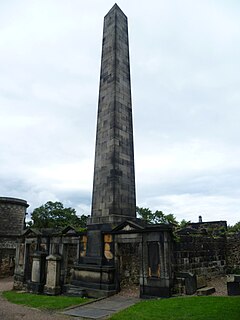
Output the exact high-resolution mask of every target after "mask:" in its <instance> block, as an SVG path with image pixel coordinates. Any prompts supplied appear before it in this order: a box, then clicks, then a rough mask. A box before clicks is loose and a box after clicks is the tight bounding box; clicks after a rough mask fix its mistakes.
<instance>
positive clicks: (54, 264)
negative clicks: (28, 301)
mask: <svg viewBox="0 0 240 320" xmlns="http://www.w3.org/2000/svg"><path fill="white" fill-rule="evenodd" d="M61 259H62V258H61V256H60V255H58V254H52V255H50V256H48V257H47V258H46V260H47V281H46V285H45V286H44V293H46V294H48V295H58V294H60V293H61V287H60V263H61Z"/></svg>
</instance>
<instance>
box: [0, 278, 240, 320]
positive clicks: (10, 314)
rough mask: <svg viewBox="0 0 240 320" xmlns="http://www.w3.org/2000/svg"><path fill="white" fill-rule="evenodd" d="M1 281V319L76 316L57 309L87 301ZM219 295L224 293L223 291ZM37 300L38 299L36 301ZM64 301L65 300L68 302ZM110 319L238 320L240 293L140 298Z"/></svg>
mask: <svg viewBox="0 0 240 320" xmlns="http://www.w3.org/2000/svg"><path fill="white" fill-rule="evenodd" d="M0 284H1V287H0V291H5V290H7V291H5V292H3V293H2V294H1V293H0V319H1V320H15V319H16V320H17V319H26V320H30V319H34V320H50V319H51V320H61V319H65V320H66V319H76V318H75V317H68V316H65V315H61V314H59V313H58V312H60V311H61V310H62V309H63V308H66V307H67V306H69V305H76V304H80V303H82V302H86V301H87V300H86V299H81V298H76V297H75V298H73V299H72V298H71V297H64V296H59V297H49V296H40V295H32V294H25V293H17V292H14V291H11V290H10V289H11V287H10V284H9V285H5V286H4V283H3V282H2V280H1V283H0ZM221 294H224V292H223V293H221ZM16 299H17V300H16ZM36 301H38V302H37V303H36ZM66 301H68V302H67V304H66ZM16 303H20V304H22V305H18V304H16ZM55 303H56V304H55ZM78 319H79V318H78ZM109 319H112V320H131V319H134V320H136V319H139V320H142V319H161V320H166V319H167V320H206V319H211V320H215V319H216V320H226V319H227V320H239V319H240V296H236V297H228V296H223V295H221V296H208V297H198V296H190V297H189V296H182V297H174V298H170V299H153V300H143V301H141V302H139V303H137V304H135V305H133V306H131V307H129V308H127V309H125V310H122V311H120V312H118V313H116V314H114V315H112V316H111V317H110V318H109Z"/></svg>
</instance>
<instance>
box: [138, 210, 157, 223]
mask: <svg viewBox="0 0 240 320" xmlns="http://www.w3.org/2000/svg"><path fill="white" fill-rule="evenodd" d="M136 212H137V215H138V216H139V218H140V219H142V220H145V221H146V222H148V223H153V222H152V221H153V213H152V211H151V210H150V209H149V208H140V207H136Z"/></svg>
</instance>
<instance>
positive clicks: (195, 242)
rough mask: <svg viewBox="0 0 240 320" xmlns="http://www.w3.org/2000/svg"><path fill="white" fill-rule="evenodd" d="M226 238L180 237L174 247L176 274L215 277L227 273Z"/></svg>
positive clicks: (207, 236) (204, 236) (205, 236)
mask: <svg viewBox="0 0 240 320" xmlns="http://www.w3.org/2000/svg"><path fill="white" fill-rule="evenodd" d="M226 246H227V245H226V237H224V236H222V237H212V236H209V235H203V234H202V235H199V234H198V235H179V239H178V241H176V242H175V246H174V269H175V271H176V272H192V273H195V274H196V275H206V276H214V275H218V274H224V273H225V272H226Z"/></svg>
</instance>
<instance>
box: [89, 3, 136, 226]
mask: <svg viewBox="0 0 240 320" xmlns="http://www.w3.org/2000/svg"><path fill="white" fill-rule="evenodd" d="M109 216H118V217H119V216H120V217H123V218H124V217H135V216H136V199H135V173H134V153H133V127H132V103H131V85H130V67H129V48H128V25H127V17H126V16H125V14H124V13H123V12H122V11H121V9H120V8H119V7H118V6H117V5H116V4H115V5H114V6H113V8H112V9H111V10H110V11H109V12H108V14H107V15H106V16H105V18H104V29H103V43H102V62H101V75H100V89H99V102H98V120H97V135H96V151H95V167H94V185H93V197H92V214H91V220H90V223H101V222H102V223H104V222H109V221H110V220H109V219H108V218H109ZM101 218H104V219H101ZM112 220H113V222H114V218H113V219H112ZM118 222H121V221H118Z"/></svg>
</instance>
